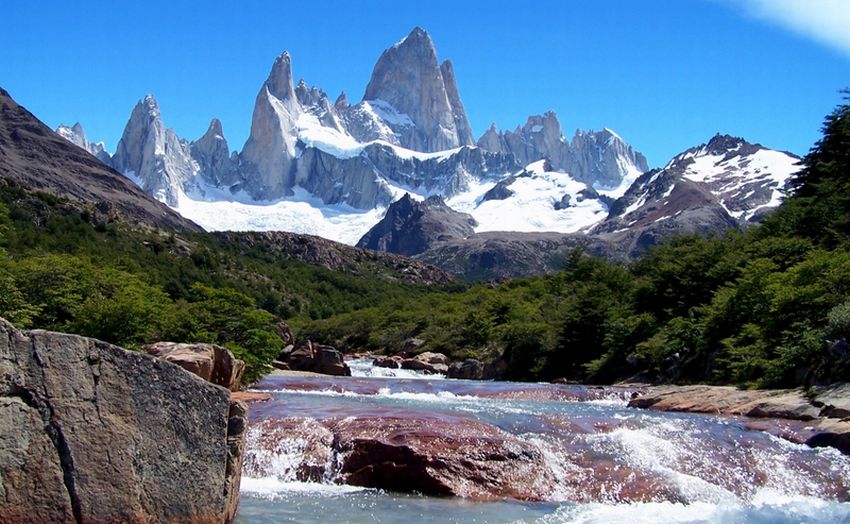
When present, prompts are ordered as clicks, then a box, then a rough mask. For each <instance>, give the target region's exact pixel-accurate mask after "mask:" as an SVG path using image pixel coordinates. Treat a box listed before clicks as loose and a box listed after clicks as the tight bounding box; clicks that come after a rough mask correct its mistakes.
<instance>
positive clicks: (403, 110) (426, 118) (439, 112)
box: [363, 27, 473, 152]
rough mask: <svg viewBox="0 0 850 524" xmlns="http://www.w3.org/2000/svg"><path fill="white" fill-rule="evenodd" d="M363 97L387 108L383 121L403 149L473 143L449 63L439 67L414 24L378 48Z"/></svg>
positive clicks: (431, 47) (429, 44)
mask: <svg viewBox="0 0 850 524" xmlns="http://www.w3.org/2000/svg"><path fill="white" fill-rule="evenodd" d="M444 72H446V73H447V74H448V75H449V77H450V78H449V79H448V82H447V79H446V78H445V77H444V75H443V73H444ZM363 100H366V101H382V102H385V103H386V104H388V106H389V107H380V108H379V111H382V112H385V113H390V114H388V115H387V117H386V118H383V120H384V123H385V124H386V125H387V126H389V127H390V128H391V129H392V130H393V132H394V133H395V134H396V135H397V136H398V139H399V143H400V144H401V145H402V146H404V147H406V148H408V149H413V150H416V151H426V152H427V151H443V150H446V149H453V148H456V147H460V146H464V145H472V143H473V140H472V134H471V132H470V131H469V129H470V126H469V122H468V121H467V120H466V113H465V111H464V109H463V105H462V104H461V103H460V97H459V96H458V93H457V86H456V85H455V82H454V72H453V70H452V67H451V64H447V65H444V67H443V68H441V67H440V64H439V62H438V61H437V52H436V50H435V49H434V43H433V42H432V41H431V37H430V36H428V33H427V32H425V30H423V29H421V28H419V27H416V28H414V29H413V31H411V32H410V34H409V35H407V37H405V38H404V39H403V40H402V41H400V42H398V43H397V44H395V45H394V46H392V47H390V48H389V49H387V50H386V51H384V53H383V54H382V55H381V57H380V58H379V59H378V62H377V63H376V64H375V68H374V70H373V71H372V77H371V79H370V80H369V84H368V85H367V86H366V92H365V94H364V95H363ZM453 102H454V105H453ZM379 116H382V117H383V115H379Z"/></svg>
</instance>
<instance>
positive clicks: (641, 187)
mask: <svg viewBox="0 0 850 524" xmlns="http://www.w3.org/2000/svg"><path fill="white" fill-rule="evenodd" d="M799 160H800V159H799V158H798V157H796V156H794V155H792V154H790V153H785V152H781V151H774V150H771V149H767V148H765V147H764V146H762V145H759V144H750V143H749V142H747V141H745V140H743V139H741V138H735V137H730V136H727V135H716V136H715V137H713V138H712V139H711V140H709V141H708V142H707V143H706V144H701V145H699V146H696V147H693V148H690V149H688V150H686V151H684V152H682V153H681V154H679V155H676V156H675V157H674V158H673V159H671V160H670V161H669V162H668V163H667V165H666V166H665V167H664V168H663V169H654V170H651V171H647V172H646V173H644V174H643V175H641V176H640V177H638V178H637V180H635V181H634V182H633V183H632V184H631V185H630V187H629V188H628V190H626V192H625V194H623V195H622V196H621V197H620V198H618V199H616V200H614V199H612V198H610V197H607V198H606V197H605V196H604V195H600V194H599V192H597V191H596V190H594V189H593V188H592V187H590V186H589V185H587V184H586V183H582V182H579V181H578V180H576V179H575V178H573V177H572V175H570V174H567V173H562V172H559V171H556V170H554V168H553V166H552V163H551V162H550V161H548V160H542V161H538V162H534V163H532V164H529V165H528V166H526V168H525V169H523V170H521V171H519V172H517V173H515V174H512V175H510V176H507V177H505V178H503V179H501V180H500V181H499V182H497V183H496V184H494V185H492V186H485V187H490V189H488V190H487V191H486V192H484V193H483V194H481V195H480V196H479V197H478V198H476V199H475V200H473V201H472V203H471V205H470V206H469V207H464V206H462V205H460V206H458V205H457V204H458V200H457V199H455V200H449V203H455V204H456V207H457V208H459V209H464V210H466V211H467V212H468V213H470V215H471V216H472V217H473V218H474V219H475V220H476V221H477V222H478V225H477V226H476V227H475V234H464V235H456V236H454V237H453V238H448V239H445V240H444V241H441V242H432V243H431V244H430V246H429V247H427V249H423V250H419V251H418V252H416V253H413V252H410V253H408V254H412V255H415V256H416V258H418V259H420V260H422V261H424V262H427V263H430V264H434V265H437V266H438V267H441V268H443V269H445V270H446V271H449V272H450V273H453V274H456V275H459V276H461V277H463V278H466V279H483V280H500V279H504V278H511V277H517V276H524V275H528V274H535V273H541V272H548V271H552V270H555V269H557V268H558V267H559V266H560V265H561V264H562V262H563V260H564V257H565V256H566V255H567V253H568V252H569V251H570V250H572V249H575V248H581V249H583V250H585V251H586V252H588V253H590V254H593V255H596V256H602V257H605V258H610V259H623V260H624V259H630V258H635V257H638V256H640V255H641V254H642V253H643V252H645V251H646V250H647V249H648V248H650V247H651V246H654V245H656V244H658V243H659V242H661V241H662V240H663V239H665V238H669V237H671V236H673V235H681V234H693V233H699V234H709V233H714V232H719V231H723V230H726V229H739V228H742V227H745V226H746V225H747V224H749V223H752V222H754V221H758V220H759V219H760V218H761V217H762V216H763V215H764V213H766V212H769V211H770V210H771V209H774V208H775V207H776V206H778V205H779V203H780V202H781V200H782V196H783V191H784V189H785V187H786V184H787V181H788V180H789V179H790V177H791V175H792V174H793V173H794V172H796V171H797V170H798V169H799V166H798V162H799ZM391 211H394V210H393V209H392V207H391V208H390V210H388V212H387V218H385V219H384V220H382V221H381V222H380V223H379V224H378V225H377V226H375V227H374V228H373V229H372V230H371V231H370V232H369V233H367V235H366V236H364V238H363V240H361V245H367V244H366V243H365V241H366V239H367V238H369V239H372V238H376V237H377V238H394V237H399V238H403V237H404V235H406V234H410V232H412V231H416V230H417V229H421V228H422V225H421V224H420V223H418V222H419V221H421V222H424V219H423V218H422V217H423V215H422V214H416V213H410V214H409V215H408V216H406V217H405V220H398V219H397V218H395V217H394V215H396V214H397V213H394V212H393V213H391ZM529 225H531V226H532V227H529ZM535 228H537V229H535ZM368 247H371V248H373V249H381V250H386V251H390V252H398V253H401V251H398V249H399V243H398V242H396V243H392V242H383V243H381V242H378V243H375V242H371V243H369V244H368Z"/></svg>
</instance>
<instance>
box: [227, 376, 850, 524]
mask: <svg viewBox="0 0 850 524" xmlns="http://www.w3.org/2000/svg"><path fill="white" fill-rule="evenodd" d="M349 365H350V366H351V368H352V374H353V375H354V376H352V377H324V376H323V377H292V376H274V375H273V376H269V377H267V378H266V379H265V380H264V381H263V382H261V383H260V384H258V385H257V386H256V388H255V389H256V390H257V391H264V392H268V393H270V394H271V395H272V399H271V400H269V401H266V402H257V403H254V404H252V406H251V414H250V418H251V425H250V428H249V433H248V440H247V451H246V465H245V468H244V469H243V477H242V491H241V502H240V506H239V514H238V516H237V520H236V522H238V523H241V524H249V523H250V524H259V523H273V522H303V523H311V522H316V523H344V522H352V523H361V522H362V523H372V522H379V523H404V524H412V523H414V522H426V523H428V522H435V523H436V522H439V523H451V522H457V523H461V522H462V523H476V522H479V523H484V522H487V523H498V522H505V523H507V522H539V523H561V522H582V523H591V522H599V523H603V522H604V523H609V522H623V523H629V524H637V523H651V522H659V523H662V522H663V523H665V524H667V523H675V522H688V523H697V522H712V523H714V522H723V523H726V522H756V523H783V522H788V523H791V522H795V523H797V522H830V523H835V522H848V523H850V502H848V501H850V457H848V456H844V455H841V454H840V453H839V452H837V451H836V450H833V449H825V448H820V449H811V448H808V447H806V446H803V445H798V444H793V443H791V442H788V441H786V440H784V439H781V438H779V437H775V436H772V435H770V434H768V433H765V432H762V431H758V430H751V429H748V427H747V425H746V424H745V422H744V421H743V420H739V419H735V418H728V417H726V418H720V417H713V416H707V415H695V414H674V413H656V412H651V411H642V410H635V409H630V408H627V407H626V404H627V399H628V395H629V391H627V390H618V389H617V388H606V389H596V388H588V387H584V386H563V385H552V384H524V383H510V382H481V381H466V380H451V379H444V378H441V377H435V376H428V375H422V374H419V373H416V372H411V371H405V370H387V369H382V368H374V367H371V365H370V363H369V362H368V361H366V360H358V361H351V362H349ZM358 424H359V426H358ZM417 424H418V425H421V427H418V426H417ZM325 426H328V427H332V428H333V429H334V431H339V430H341V431H356V432H357V433H356V434H357V435H358V436H359V437H363V435H364V434H366V433H369V432H368V431H366V430H369V428H370V426H371V428H372V430H374V433H375V435H381V434H382V431H384V427H385V426H387V427H390V426H391V427H393V428H394V429H393V431H394V432H393V433H392V435H393V438H396V437H397V435H399V434H402V435H403V438H407V437H409V436H410V435H411V434H415V435H416V438H418V440H415V442H416V443H418V444H419V445H426V446H427V445H428V444H433V443H434V442H437V443H443V444H445V443H446V442H448V443H450V444H451V445H456V446H457V448H453V450H449V451H447V453H446V454H445V456H443V455H442V454H440V453H438V454H437V456H435V457H436V458H435V457H432V459H433V460H432V462H431V464H437V465H438V466H440V465H443V466H445V467H446V468H448V469H450V470H451V471H456V469H455V464H443V462H445V461H451V460H453V459H452V457H455V458H457V457H456V456H455V455H452V453H471V454H473V455H474V454H475V451H476V449H475V448H476V447H482V449H483V447H486V446H491V445H496V444H494V442H497V443H498V444H501V445H503V447H507V448H509V449H515V448H516V449H519V451H517V452H516V453H514V452H509V453H507V457H508V459H505V457H504V456H500V457H499V459H498V460H503V461H504V462H500V463H499V464H497V466H496V468H495V469H492V470H487V471H485V472H484V473H481V475H479V474H478V473H479V472H477V471H476V472H475V474H474V475H471V477H470V478H471V479H472V480H471V481H470V482H466V481H464V482H458V483H457V484H456V486H457V489H459V490H461V492H462V493H464V494H467V495H468V496H466V497H445V496H444V497H438V496H424V495H417V494H404V493H397V492H393V491H389V490H387V489H376V488H364V487H358V486H351V485H346V484H339V483H337V482H339V481H340V480H341V479H344V478H345V471H346V468H348V469H349V470H351V469H352V468H350V467H349V466H350V464H348V465H346V464H345V462H346V460H347V459H349V458H350V457H349V455H350V454H352V453H354V452H351V451H340V449H339V437H338V433H334V435H331V432H329V431H328V430H327V429H326V428H325ZM364 426H365V429H364ZM270 428H277V429H276V430H274V431H272V429H270ZM340 428H342V429H340ZM352 428H355V429H354V430H352ZM399 428H401V429H399ZM275 431H277V432H275ZM364 431H365V433H364ZM478 431H480V432H482V434H481V435H477V434H475V432H478ZM376 438H378V437H376ZM400 438H401V437H400ZM476 439H479V440H476ZM423 443H425V444H423ZM415 445H416V444H414V446H415ZM443 459H445V460H443ZM514 459H516V461H519V462H522V461H526V462H523V463H522V464H519V465H518V466H517V468H518V469H516V470H515V471H514V470H511V467H513V466H512V462H511V460H514ZM456 462H457V463H459V464H468V463H474V462H475V461H474V460H473V459H470V460H469V461H467V460H466V459H458V460H457V461H456ZM502 464H503V465H502ZM534 464H536V466H533V469H528V468H529V467H531V466H529V465H534ZM522 468H526V469H522ZM461 470H462V468H461ZM500 470H503V471H501V472H502V473H504V474H505V475H506V477H505V478H507V479H508V481H507V482H504V483H501V484H499V482H498V481H492V479H491V478H490V477H493V476H494V475H495V477H498V476H499V474H500ZM463 471H466V470H463ZM516 472H519V474H517V473H516ZM488 475H489V477H488ZM511 475H513V476H511ZM483 477H487V478H488V480H487V482H483V484H484V485H483V486H481V485H478V486H476V485H474V484H475V483H476V482H478V483H479V484H481V483H482V482H481V481H480V479H481V478H483ZM376 478H379V479H380V476H378V477H376ZM299 479H300V480H299ZM399 482H400V483H404V482H405V480H404V479H402V478H401V477H400V478H399ZM505 493H508V494H511V495H515V496H509V497H508V498H505V497H504V494H505ZM516 494H519V495H516ZM518 499H521V500H518Z"/></svg>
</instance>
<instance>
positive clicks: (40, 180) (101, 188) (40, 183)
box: [0, 89, 201, 231]
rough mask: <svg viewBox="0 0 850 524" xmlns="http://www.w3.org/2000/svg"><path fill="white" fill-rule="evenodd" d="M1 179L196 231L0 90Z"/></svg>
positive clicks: (142, 222) (141, 221) (128, 217)
mask: <svg viewBox="0 0 850 524" xmlns="http://www.w3.org/2000/svg"><path fill="white" fill-rule="evenodd" d="M0 178H2V179H5V180H7V181H9V182H12V183H14V184H18V185H21V186H24V187H26V188H30V189H35V190H38V191H44V192H45V193H50V194H52V195H56V196H61V197H64V198H68V199H71V200H73V201H76V202H78V203H82V204H85V205H86V206H95V207H96V208H97V209H98V210H99V211H100V212H102V213H104V214H106V215H108V214H110V213H116V214H118V215H120V216H121V217H122V218H123V219H124V220H125V221H127V222H128V223H130V224H133V225H136V226H140V227H145V228H147V227H157V228H161V229H166V230H172V231H200V229H201V228H200V227H198V226H197V225H196V224H194V223H192V222H191V221H189V220H188V219H185V218H183V217H182V216H180V215H179V214H178V213H176V212H175V211H173V210H171V209H170V208H169V207H168V206H166V205H165V204H162V203H160V202H157V201H156V200H154V199H153V198H151V197H150V196H148V195H147V194H145V192H144V191H142V190H141V189H139V188H138V187H137V186H136V185H135V184H133V183H132V182H130V181H129V180H128V179H127V178H126V177H124V176H122V175H120V174H119V173H117V172H116V171H114V170H113V169H111V168H109V167H107V166H105V165H104V164H103V163H102V162H100V161H99V160H98V159H96V158H95V157H94V156H92V155H91V154H89V153H88V152H86V151H84V150H83V149H81V148H79V147H77V146H75V145H73V144H72V143H70V142H69V141H68V140H67V139H65V138H62V137H61V136H59V135H57V134H56V133H54V132H53V131H52V130H51V129H50V128H49V127H47V126H46V125H45V124H43V123H42V122H41V121H39V120H38V119H37V118H36V117H35V116H33V115H32V113H30V112H29V111H27V110H26V109H25V108H23V107H21V106H20V105H18V104H17V103H16V102H15V101H14V100H13V99H12V97H11V96H10V95H9V93H7V92H6V91H5V90H3V89H0Z"/></svg>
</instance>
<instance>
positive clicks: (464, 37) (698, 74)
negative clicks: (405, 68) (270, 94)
mask: <svg viewBox="0 0 850 524" xmlns="http://www.w3.org/2000/svg"><path fill="white" fill-rule="evenodd" d="M800 1H802V2H814V1H815V0H738V1H734V0H642V1H634V0H608V1H599V0H571V1H570V0H564V1H551V2H516V1H515V0H514V1H492V2H462V1H457V2H453V1H442V0H430V1H428V2H406V1H401V2H400V1H398V0H396V1H373V2H350V1H349V2H342V1H322V0H316V1H309V2H284V1H275V2H272V1H269V2H259V1H252V0H245V1H243V2H223V1H222V2H212V1H210V2H183V1H179V2H176V1H173V0H172V1H169V2H165V1H149V2H145V3H143V4H142V3H140V2H121V1H91V0H89V1H86V2H36V1H31V0H5V1H4V2H3V7H2V12H3V16H2V20H0V28H2V31H0V33H2V35H3V49H2V51H0V86H2V87H3V88H5V89H6V90H8V91H9V92H10V93H11V94H12V96H13V97H15V98H16V99H17V100H18V101H19V102H20V103H22V104H24V105H25V106H26V107H28V108H29V109H30V110H31V111H32V112H33V113H35V115H36V116H38V117H39V118H41V119H42V120H43V121H45V122H46V123H47V124H48V125H50V126H51V127H54V128H55V127H56V126H57V125H58V124H60V123H67V124H72V123H74V122H75V121H80V122H81V123H82V124H83V127H84V128H85V130H86V133H87V134H88V136H89V138H90V139H92V140H103V141H105V142H106V144H107V148H108V149H109V150H110V151H111V150H114V148H115V145H116V143H117V142H118V139H119V138H120V136H121V132H122V130H123V127H124V125H125V123H126V121H127V118H128V117H129V114H130V111H131V109H132V107H133V106H134V104H135V103H136V102H137V101H138V100H139V99H140V98H141V97H142V96H144V95H145V94H146V93H153V94H154V95H155V96H156V98H157V100H158V101H159V104H160V108H161V110H162V114H163V119H164V120H165V123H166V125H168V126H169V127H172V128H174V129H175V130H176V131H177V133H178V134H179V135H180V136H182V137H184V138H187V139H189V140H194V139H197V138H198V137H200V136H201V135H202V134H203V133H204V131H205V130H206V127H207V125H208V124H209V121H210V119H211V118H212V117H214V116H217V117H218V118H220V119H221V121H222V123H223V125H224V132H225V135H226V137H227V138H228V141H229V143H230V146H231V148H236V149H241V148H242V145H243V144H244V141H245V139H246V138H247V136H248V131H249V129H250V124H251V112H252V109H253V104H254V98H255V96H256V94H257V91H258V89H259V88H260V86H261V84H262V82H263V81H264V80H265V78H266V76H267V75H268V72H269V69H270V67H271V64H272V61H273V60H274V58H275V57H276V56H277V55H278V54H280V53H281V52H282V51H284V50H289V51H290V53H291V55H292V60H293V70H294V74H295V77H296V81H297V79H298V78H299V77H303V78H304V79H305V80H306V81H307V82H308V84H310V85H316V86H319V87H321V88H322V89H324V90H325V91H326V92H327V93H328V95H329V96H330V97H331V98H332V99H333V98H335V97H336V96H337V94H339V92H340V91H341V90H345V91H346V92H347V93H348V95H349V100H351V101H352V102H355V101H358V100H359V99H360V97H361V96H362V95H363V91H364V89H365V87H366V83H367V82H368V80H369V76H370V73H371V71H372V67H373V65H374V63H375V61H376V60H377V58H378V56H379V55H380V54H381V52H382V51H383V50H384V49H385V48H386V47H388V46H390V45H392V44H393V43H394V42H396V41H398V40H399V39H400V38H402V37H403V36H405V35H406V34H407V33H408V32H409V31H410V30H411V29H412V28H413V27H414V26H417V25H419V26H422V27H423V28H425V29H426V30H427V31H428V32H429V33H430V34H431V37H432V38H433V40H434V42H435V43H436V46H437V52H438V54H439V57H440V59H446V58H450V59H451V60H452V61H453V62H454V65H455V72H456V75H457V80H458V85H459V89H460V94H461V97H462V99H463V102H464V104H465V106H466V110H467V113H468V115H469V118H470V120H471V123H472V126H473V131H474V133H475V135H476V136H480V135H481V133H483V132H484V131H485V130H486V128H487V127H488V126H489V124H490V123H491V122H495V123H496V125H497V126H498V127H499V128H500V129H504V128H511V129H513V128H514V127H515V126H516V125H518V124H522V123H524V122H525V120H526V118H527V117H528V115H530V114H535V113H542V112H544V111H546V110H548V109H553V110H555V111H556V112H557V113H558V116H559V118H560V120H561V124H562V126H563V128H564V132H565V134H566V135H567V136H568V137H571V136H572V134H573V132H574V131H575V129H576V128H582V129H601V128H602V127H609V128H612V129H614V130H615V131H617V132H618V133H619V134H620V135H622V136H623V137H624V138H625V139H626V140H627V141H628V142H629V143H631V144H632V145H633V146H634V147H635V148H636V149H638V150H639V151H642V152H643V153H644V154H646V156H647V158H648V159H649V162H650V165H652V166H658V165H661V164H664V163H665V162H666V161H667V160H668V159H669V158H670V157H672V156H673V155H675V154H677V153H679V152H680V151H682V150H684V149H686V148H688V147H691V146H693V145H696V144H699V143H701V142H705V141H706V140H708V139H709V138H710V137H711V136H712V135H713V134H714V133H715V132H722V133H729V134H734V135H740V136H743V137H745V138H747V139H748V140H750V141H754V142H761V143H763V144H764V145H766V146H769V147H773V148H777V149H785V150H789V151H792V152H794V153H797V154H804V153H805V152H806V151H807V150H808V148H809V147H810V146H811V145H812V143H813V141H814V140H815V139H817V137H818V136H819V128H820V125H821V122H822V119H823V117H824V115H826V114H827V113H828V112H829V111H831V109H832V108H833V107H834V106H835V105H836V104H837V103H838V102H839V101H840V96H839V95H838V90H839V89H841V88H842V87H846V86H850V41H848V40H850V37H844V36H842V35H844V33H850V29H849V28H850V24H846V25H843V24H842V22H847V21H848V16H847V14H846V13H844V11H850V6H848V5H847V2H846V1H845V0H817V1H818V2H820V3H819V4H818V5H812V4H806V5H808V7H805V6H804V8H803V9H804V12H803V13H804V15H801V14H800V12H801V11H800V9H799V5H796V6H795V4H799V2H800ZM842 2H844V4H843V6H842V5H841V3H842ZM795 9H797V10H796V11H795ZM842 17H843V18H842Z"/></svg>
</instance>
